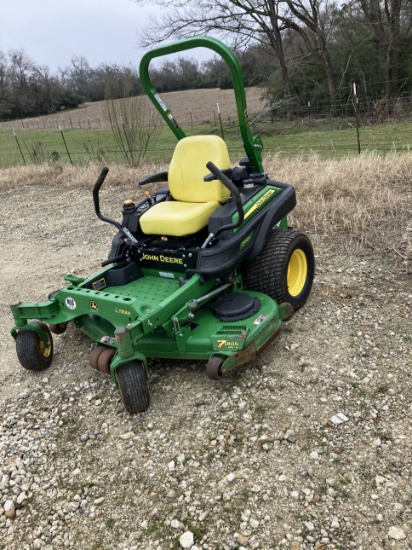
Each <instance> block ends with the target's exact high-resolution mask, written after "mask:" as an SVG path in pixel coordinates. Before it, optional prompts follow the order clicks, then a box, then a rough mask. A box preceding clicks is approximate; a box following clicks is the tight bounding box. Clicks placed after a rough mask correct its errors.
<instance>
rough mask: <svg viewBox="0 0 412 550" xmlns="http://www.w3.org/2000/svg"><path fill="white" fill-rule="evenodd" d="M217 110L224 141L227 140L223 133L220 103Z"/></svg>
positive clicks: (217, 104)
mask: <svg viewBox="0 0 412 550" xmlns="http://www.w3.org/2000/svg"><path fill="white" fill-rule="evenodd" d="M216 108H217V115H218V117H219V124H220V133H221V134H222V139H225V134H224V132H223V124H222V117H221V116H220V107H219V103H216Z"/></svg>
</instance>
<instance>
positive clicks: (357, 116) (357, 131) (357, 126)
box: [353, 82, 361, 155]
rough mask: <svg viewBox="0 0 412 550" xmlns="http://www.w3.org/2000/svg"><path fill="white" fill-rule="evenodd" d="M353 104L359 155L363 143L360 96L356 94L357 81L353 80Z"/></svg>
mask: <svg viewBox="0 0 412 550" xmlns="http://www.w3.org/2000/svg"><path fill="white" fill-rule="evenodd" d="M353 105H354V107H355V116H356V136H357V139H358V155H360V154H361V145H360V137H359V113H358V96H357V95H356V83H355V82H353Z"/></svg>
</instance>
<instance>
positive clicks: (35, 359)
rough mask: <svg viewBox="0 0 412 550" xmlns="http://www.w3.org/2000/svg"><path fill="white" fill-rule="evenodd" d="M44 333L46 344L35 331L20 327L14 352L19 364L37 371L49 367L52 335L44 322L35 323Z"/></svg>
mask: <svg viewBox="0 0 412 550" xmlns="http://www.w3.org/2000/svg"><path fill="white" fill-rule="evenodd" d="M36 324H37V325H38V326H39V327H40V328H41V329H42V331H43V332H44V333H45V334H46V337H47V340H48V342H47V344H45V343H44V342H43V340H42V339H41V338H40V337H39V335H38V334H37V332H35V331H34V330H30V329H21V330H19V332H18V333H17V338H16V352H17V357H18V358H19V361H20V364H21V366H22V367H24V368H25V369H27V370H32V371H39V370H44V369H47V368H49V367H50V365H51V363H52V360H53V337H52V334H51V332H50V330H49V327H48V326H47V325H46V324H45V323H36Z"/></svg>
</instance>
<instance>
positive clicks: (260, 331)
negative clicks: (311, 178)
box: [11, 36, 314, 414]
mask: <svg viewBox="0 0 412 550" xmlns="http://www.w3.org/2000/svg"><path fill="white" fill-rule="evenodd" d="M196 47H206V48H209V49H211V50H212V51H214V52H215V53H217V54H219V55H220V56H221V57H222V58H223V59H224V60H225V61H226V63H227V65H228V67H229V69H230V72H231V76H232V80H233V87H234V94H235V99H236V106H237V114H238V118H239V128H240V132H241V136H242V140H243V146H244V149H245V156H244V157H243V158H241V159H240V161H239V163H238V164H239V165H238V166H235V167H233V166H232V163H231V160H230V157H229V153H228V148H227V145H226V143H225V141H224V140H223V139H222V138H220V137H219V136H217V135H195V136H186V134H185V133H184V131H183V130H182V128H181V127H180V126H179V124H178V123H177V121H176V120H175V118H174V116H173V114H172V113H171V111H170V110H169V109H168V108H167V106H166V105H165V104H164V102H163V101H162V100H161V98H160V96H159V95H158V93H157V92H156V90H155V88H154V87H153V85H152V83H151V80H150V75H149V64H150V62H151V61H152V60H153V59H154V58H157V57H160V56H163V55H167V54H171V53H176V52H181V51H184V50H188V49H191V48H196ZM140 79H141V84H142V86H143V88H144V90H145V92H146V93H147V95H148V97H149V98H150V100H151V101H152V102H153V104H154V105H155V107H156V108H157V110H158V111H159V113H160V115H161V116H162V117H163V119H164V120H165V122H166V124H167V125H168V126H169V128H170V129H171V131H172V132H173V133H174V134H175V136H176V138H177V140H178V141H177V145H176V148H175V151H174V153H173V157H172V160H171V163H170V167H169V170H168V171H167V172H159V173H156V174H153V175H150V176H148V177H145V178H144V179H141V180H140V181H139V185H143V186H144V185H146V184H149V183H153V182H159V183H160V184H161V185H162V183H163V184H164V186H160V189H157V190H156V191H154V192H153V193H151V194H148V196H146V197H145V198H144V199H143V200H141V201H140V202H139V203H137V204H135V203H134V202H133V201H131V200H129V201H126V202H125V203H124V204H123V209H122V218H123V219H122V222H121V223H119V222H117V221H115V220H112V219H110V218H108V217H106V216H104V215H103V214H102V213H101V211H100V200H99V199H100V197H99V191H100V189H101V187H102V185H103V182H104V180H105V178H106V175H107V173H108V168H103V170H102V171H101V173H100V175H99V177H98V179H97V181H96V183H95V185H94V188H93V201H94V208H95V212H96V215H97V216H98V218H100V219H101V220H102V221H104V222H107V223H109V224H111V225H113V226H114V227H115V228H116V233H115V235H114V238H113V241H112V247H111V250H110V252H109V255H108V258H107V260H106V261H104V262H103V263H102V268H101V269H100V270H99V271H98V272H97V273H95V274H93V275H91V276H89V277H86V278H81V277H75V276H73V275H71V274H68V275H66V276H65V278H64V279H65V281H66V283H67V285H66V286H64V287H63V288H62V289H60V290H58V291H55V292H52V293H51V294H50V295H49V297H48V300H47V301H44V302H39V303H24V304H22V303H18V304H16V305H13V306H11V310H12V313H13V317H14V327H13V328H12V330H11V334H12V336H13V338H14V339H15V341H16V351H17V356H18V359H19V361H20V363H21V365H22V366H23V367H24V368H26V369H28V370H32V371H39V370H43V369H46V368H48V367H49V366H50V365H51V363H52V359H53V346H54V344H53V337H52V333H54V334H61V333H63V332H64V331H65V330H66V327H67V325H68V323H73V324H74V325H75V326H76V327H77V328H78V329H79V330H80V331H81V332H82V333H83V334H85V335H86V336H88V337H89V338H90V339H91V340H92V341H93V342H94V343H95V347H94V348H93V350H92V352H91V354H90V358H89V361H90V364H91V366H92V367H93V368H95V369H98V370H100V371H103V372H105V373H107V374H109V375H110V376H111V377H112V380H113V382H114V384H115V385H116V386H117V387H118V388H119V389H120V392H121V395H122V399H123V403H124V406H125V408H126V410H127V411H128V412H129V413H131V414H135V413H139V412H143V411H145V410H146V409H147V408H148V406H149V404H150V394H149V387H148V382H147V379H148V360H149V359H153V358H167V359H169V360H173V361H177V360H179V359H190V360H199V361H205V362H206V374H207V376H208V377H210V378H211V379H213V380H218V379H220V378H221V377H222V376H225V375H226V374H227V373H228V372H229V371H231V370H232V369H234V368H235V367H237V366H239V365H242V364H245V363H249V362H250V361H252V360H253V359H255V358H256V357H257V355H258V354H259V353H260V352H261V351H262V350H263V349H265V348H266V347H267V346H268V345H269V344H270V343H271V342H272V341H273V340H274V338H275V337H276V336H277V335H278V333H279V331H280V328H281V324H282V321H284V320H286V319H288V318H289V317H291V316H292V315H293V313H294V312H295V311H296V310H298V309H299V308H300V307H302V306H303V304H304V303H305V302H306V300H307V298H308V296H309V294H310V291H311V287H312V281H313V277H314V254H313V248H312V245H311V242H310V240H309V238H308V237H307V236H306V235H305V234H303V233H301V232H299V231H297V230H296V229H293V228H291V227H289V226H288V222H287V215H288V214H289V213H290V212H291V210H292V209H293V208H294V207H295V204H296V195H295V189H294V188H293V187H292V186H291V185H287V184H285V183H280V182H277V181H274V180H271V179H270V178H269V177H268V175H267V174H266V173H265V171H264V169H263V166H262V148H263V145H262V141H261V140H260V138H259V137H252V135H251V133H250V129H249V125H248V119H247V107H246V97H245V92H244V87H243V79H242V72H241V68H240V65H239V62H238V60H237V58H236V57H235V55H234V53H233V52H232V51H231V50H230V49H229V48H228V47H226V46H225V45H224V44H223V43H222V42H220V41H218V40H216V39H214V38H210V37H202V36H201V37H195V38H190V39H186V40H181V41H179V42H175V43H172V44H169V45H165V46H160V47H157V48H155V49H153V50H152V51H150V52H148V53H146V54H145V55H144V56H143V58H142V61H141V63H140Z"/></svg>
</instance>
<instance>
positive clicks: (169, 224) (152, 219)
mask: <svg viewBox="0 0 412 550" xmlns="http://www.w3.org/2000/svg"><path fill="white" fill-rule="evenodd" d="M219 206H221V205H220V203H219V202H218V201H209V202H180V201H165V202H160V203H159V204H156V205H155V206H153V207H152V208H149V210H148V211H147V212H145V213H144V214H143V215H142V216H141V218H140V227H141V229H142V231H143V233H145V234H146V235H170V236H172V237H183V235H193V233H197V232H198V231H200V230H201V229H203V228H204V227H206V226H207V224H208V222H209V218H210V216H211V215H212V214H213V212H214V211H215V210H216V209H217V208H219Z"/></svg>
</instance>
